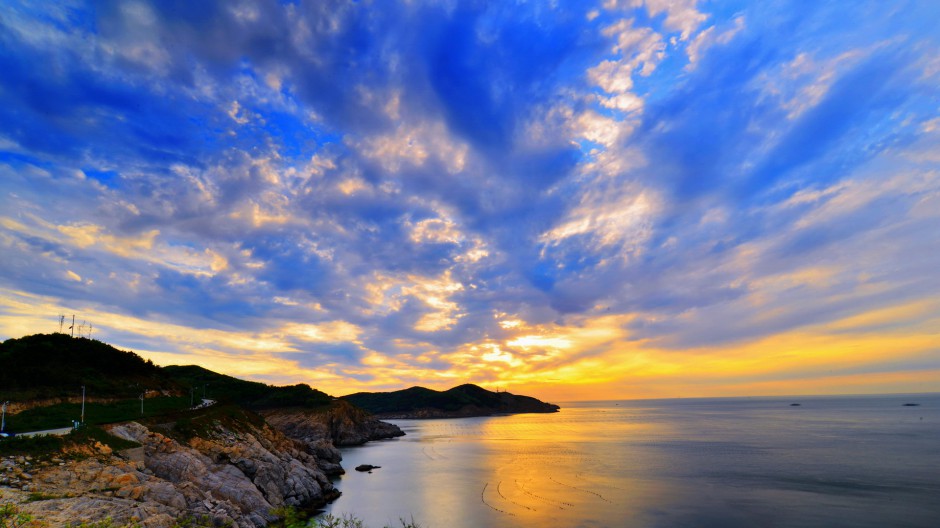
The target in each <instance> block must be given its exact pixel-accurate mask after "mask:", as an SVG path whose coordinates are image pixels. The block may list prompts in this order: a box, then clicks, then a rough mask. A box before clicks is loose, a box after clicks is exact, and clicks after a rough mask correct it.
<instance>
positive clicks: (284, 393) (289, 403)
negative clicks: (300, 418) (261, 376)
mask: <svg viewBox="0 0 940 528" xmlns="http://www.w3.org/2000/svg"><path fill="white" fill-rule="evenodd" d="M163 371H164V372H165V373H166V374H167V375H168V376H170V377H171V378H173V379H174V380H175V381H176V382H178V383H179V384H181V385H183V386H186V387H192V388H195V394H196V398H197V399H198V398H201V397H202V395H203V394H206V397H207V398H209V399H213V400H221V401H226V402H233V403H237V404H239V405H244V406H245V407H249V408H252V409H265V408H274V407H319V406H323V405H328V404H329V403H330V402H331V401H332V398H331V397H330V396H329V395H328V394H326V393H323V392H321V391H318V390H316V389H313V388H310V386H309V385H306V384H304V383H301V384H298V385H288V386H286V387H274V386H271V385H266V384H264V383H258V382H256V381H245V380H240V379H238V378H233V377H232V376H226V375H224V374H219V373H217V372H212V371H211V370H207V369H204V368H202V367H198V366H196V365H186V366H179V365H171V366H168V367H163ZM187 393H188V391H187Z"/></svg>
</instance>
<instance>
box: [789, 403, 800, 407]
mask: <svg viewBox="0 0 940 528" xmlns="http://www.w3.org/2000/svg"><path fill="white" fill-rule="evenodd" d="M799 406H800V404H799V403H791V404H790V407H799Z"/></svg>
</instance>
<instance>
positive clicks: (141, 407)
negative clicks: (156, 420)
mask: <svg viewBox="0 0 940 528" xmlns="http://www.w3.org/2000/svg"><path fill="white" fill-rule="evenodd" d="M140 415H141V416H143V415H144V393H140Z"/></svg>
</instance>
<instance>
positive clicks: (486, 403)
mask: <svg viewBox="0 0 940 528" xmlns="http://www.w3.org/2000/svg"><path fill="white" fill-rule="evenodd" d="M341 399H343V400H345V401H348V402H349V403H352V404H353V405H355V406H357V407H361V408H363V409H365V410H367V411H369V412H371V413H372V414H374V415H376V416H377V417H380V418H465V417H470V416H493V415H497V414H515V413H552V412H558V409H559V407H558V406H557V405H554V404H551V403H545V402H543V401H541V400H537V399H535V398H532V397H531V396H519V395H516V394H510V393H508V392H492V391H488V390H486V389H484V388H482V387H478V386H476V385H472V384H469V383H468V384H465V385H460V386H458V387H454V388H452V389H450V390H446V391H436V390H432V389H427V388H425V387H411V388H409V389H404V390H399V391H394V392H357V393H355V394H350V395H348V396H343V397H342V398H341Z"/></svg>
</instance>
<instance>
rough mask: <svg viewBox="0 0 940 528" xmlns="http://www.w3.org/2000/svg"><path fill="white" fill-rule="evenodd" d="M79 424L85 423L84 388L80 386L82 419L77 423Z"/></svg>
mask: <svg viewBox="0 0 940 528" xmlns="http://www.w3.org/2000/svg"><path fill="white" fill-rule="evenodd" d="M78 423H80V424H84V423H85V386H84V385H82V419H81V420H80V421H79V422H78Z"/></svg>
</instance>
